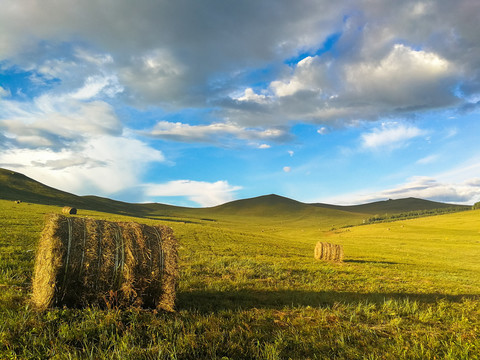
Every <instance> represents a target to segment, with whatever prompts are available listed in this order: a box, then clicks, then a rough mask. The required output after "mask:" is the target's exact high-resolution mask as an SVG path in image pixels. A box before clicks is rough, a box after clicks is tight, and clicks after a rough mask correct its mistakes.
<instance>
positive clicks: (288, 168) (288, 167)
mask: <svg viewBox="0 0 480 360" xmlns="http://www.w3.org/2000/svg"><path fill="white" fill-rule="evenodd" d="M290 171H292V168H291V167H290V166H284V167H283V172H286V173H289V172H290Z"/></svg>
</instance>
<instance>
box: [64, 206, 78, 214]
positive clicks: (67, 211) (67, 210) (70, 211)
mask: <svg viewBox="0 0 480 360" xmlns="http://www.w3.org/2000/svg"><path fill="white" fill-rule="evenodd" d="M62 213H63V214H68V215H75V214H76V213H77V209H75V208H74V207H70V206H64V207H63V209H62Z"/></svg>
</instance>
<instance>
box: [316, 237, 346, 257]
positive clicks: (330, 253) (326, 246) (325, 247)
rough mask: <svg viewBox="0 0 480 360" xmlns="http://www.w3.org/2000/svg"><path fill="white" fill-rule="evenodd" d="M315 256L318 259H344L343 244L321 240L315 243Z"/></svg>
mask: <svg viewBox="0 0 480 360" xmlns="http://www.w3.org/2000/svg"><path fill="white" fill-rule="evenodd" d="M313 256H314V258H315V259H317V260H329V261H336V262H342V261H343V246H342V245H336V244H330V243H324V242H321V241H319V242H318V243H317V244H316V245H315V250H314V255H313Z"/></svg>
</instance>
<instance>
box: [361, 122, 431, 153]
mask: <svg viewBox="0 0 480 360" xmlns="http://www.w3.org/2000/svg"><path fill="white" fill-rule="evenodd" d="M426 133H427V132H426V131H425V130H421V129H419V128H417V127H415V126H411V125H410V126H409V125H404V124H398V123H383V124H382V127H381V128H376V129H374V130H373V131H372V132H369V133H364V134H362V136H361V138H362V146H363V147H364V148H365V149H372V150H376V149H379V148H383V149H385V148H387V149H394V148H397V147H400V146H403V145H404V144H405V143H407V142H408V140H411V139H413V138H416V137H419V136H422V135H425V134H426Z"/></svg>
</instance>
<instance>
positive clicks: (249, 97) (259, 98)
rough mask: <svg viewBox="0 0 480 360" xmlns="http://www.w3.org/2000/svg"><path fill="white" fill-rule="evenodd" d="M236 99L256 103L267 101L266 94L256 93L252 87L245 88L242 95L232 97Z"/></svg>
mask: <svg viewBox="0 0 480 360" xmlns="http://www.w3.org/2000/svg"><path fill="white" fill-rule="evenodd" d="M234 99H235V100H238V101H251V102H256V103H260V104H262V103H266V102H267V101H268V98H267V96H265V95H263V94H256V93H255V92H254V91H253V89H252V88H247V89H245V92H244V94H243V95H242V96H240V97H236V98H234Z"/></svg>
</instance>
